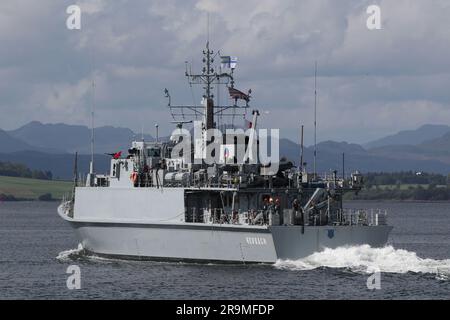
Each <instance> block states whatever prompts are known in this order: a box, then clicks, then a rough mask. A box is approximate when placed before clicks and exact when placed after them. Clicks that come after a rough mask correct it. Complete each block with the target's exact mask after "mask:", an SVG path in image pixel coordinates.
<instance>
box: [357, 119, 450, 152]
mask: <svg viewBox="0 0 450 320" xmlns="http://www.w3.org/2000/svg"><path fill="white" fill-rule="evenodd" d="M449 132H450V126H447V125H431V124H427V125H424V126H421V127H420V128H418V129H416V130H406V131H400V132H399V133H396V134H394V135H390V136H387V137H384V138H381V139H378V140H375V141H371V142H369V143H366V144H365V145H364V147H365V148H366V149H373V148H379V147H384V146H392V145H418V144H421V143H424V142H426V141H428V140H433V139H437V138H440V137H442V136H443V135H445V134H446V133H449Z"/></svg>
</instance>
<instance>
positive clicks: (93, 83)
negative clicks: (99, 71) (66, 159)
mask: <svg viewBox="0 0 450 320" xmlns="http://www.w3.org/2000/svg"><path fill="white" fill-rule="evenodd" d="M91 99H92V101H91V165H90V168H89V173H90V174H91V175H92V174H94V142H95V129H94V126H95V122H94V117H95V79H94V78H93V79H92V97H91Z"/></svg>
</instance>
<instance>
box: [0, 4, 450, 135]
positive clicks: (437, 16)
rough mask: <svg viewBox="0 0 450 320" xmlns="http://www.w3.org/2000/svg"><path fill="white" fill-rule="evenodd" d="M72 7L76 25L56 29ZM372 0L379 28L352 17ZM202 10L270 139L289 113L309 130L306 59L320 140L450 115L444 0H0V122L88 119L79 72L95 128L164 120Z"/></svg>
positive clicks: (180, 97)
mask: <svg viewBox="0 0 450 320" xmlns="http://www.w3.org/2000/svg"><path fill="white" fill-rule="evenodd" d="M74 2H77V3H78V4H79V5H80V6H81V7H82V10H83V20H82V30H81V31H69V30H67V29H66V28H65V19H66V18H67V14H66V12H65V9H66V8H67V6H68V5H70V4H73V3H74ZM373 3H378V4H379V5H380V6H381V9H382V19H383V29H382V30H379V31H369V30H367V28H366V26H365V23H366V19H367V14H366V12H365V11H366V8H367V6H368V5H369V4H373ZM206 12H210V37H211V43H212V45H213V47H214V49H215V50H218V49H220V50H221V53H223V54H232V55H237V56H238V57H239V66H238V69H237V70H236V76H237V78H238V81H239V85H240V87H241V88H242V89H248V88H252V89H253V92H254V105H255V107H258V108H260V109H262V110H265V111H267V112H266V113H265V114H264V116H263V117H262V120H261V121H262V124H264V125H267V126H279V127H281V128H283V129H282V132H281V134H282V135H285V136H289V137H292V138H296V137H297V135H298V126H299V123H300V122H303V123H305V124H307V125H308V128H309V129H311V128H310V124H311V122H312V117H313V112H312V107H313V102H314V96H313V84H314V79H313V73H314V70H313V69H314V61H315V60H317V61H318V62H319V78H318V82H319V110H320V112H319V118H320V122H319V123H320V131H319V138H320V139H335V140H343V139H347V140H349V141H356V142H364V141H366V140H370V139H372V138H376V137H377V136H378V135H383V134H385V133H388V132H387V131H389V132H393V131H397V130H400V129H405V128H412V127H414V126H416V125H421V124H424V123H449V122H450V110H449V108H450V105H449V103H450V96H449V94H450V93H449V91H448V89H447V86H448V83H449V80H450V79H449V78H450V61H449V60H448V58H447V57H448V56H450V46H449V40H450V23H449V22H448V18H447V17H448V16H449V15H450V6H449V5H448V2H447V1H440V0H434V1H433V0H432V1H421V0H395V1H394V0H380V1H372V0H371V1H369V0H364V1H357V0H343V1H331V0H328V1H327V0H308V1H306V0H305V1H298V0H285V1H275V0H259V1H257V0H246V1H235V0H233V1H212V0H187V1H181V0H168V1H144V0H133V1H131V0H128V1H127V0H116V1H105V0H82V1H74V0H64V1H54V0H40V1H32V0H14V1H13V0H4V1H2V2H1V3H0V41H1V43H2V46H1V47H0V92H1V97H2V98H1V99H0V112H2V114H3V115H7V116H2V117H1V118H0V128H4V129H12V128H15V127H17V126H19V125H22V124H24V123H26V122H29V121H31V120H40V121H43V122H66V123H78V124H88V123H89V110H90V99H91V82H92V79H95V81H96V84H97V85H96V87H97V89H96V106H97V108H98V119H97V122H98V123H99V124H109V125H117V126H127V127H130V128H131V129H133V130H135V131H140V130H141V126H143V125H144V127H148V128H150V127H152V125H150V124H151V123H155V122H159V123H160V124H163V123H167V122H168V121H170V116H169V114H168V113H167V112H166V110H165V105H166V101H165V99H164V97H163V94H162V92H163V89H164V88H166V87H167V88H169V89H171V93H172V96H173V99H174V100H176V101H177V102H178V103H183V102H184V103H192V100H193V98H192V93H191V91H190V89H189V87H187V83H186V80H185V79H184V78H183V74H184V62H185V61H189V62H192V63H193V66H194V67H197V68H200V65H201V56H200V53H201V50H202V48H203V46H204V44H205V41H206V25H207V23H206V20H207V16H206ZM194 94H195V97H194V100H198V101H199V100H200V96H201V94H200V90H198V89H197V90H196V91H195V92H194ZM224 97H225V92H224V93H222V94H221V99H222V102H223V101H225V98H224ZM198 101H197V102H198ZM149 130H151V129H149ZM163 130H165V131H166V132H169V131H170V127H169V126H168V125H167V128H165V129H163ZM355 132H356V133H357V134H355ZM308 141H311V139H310V140H308Z"/></svg>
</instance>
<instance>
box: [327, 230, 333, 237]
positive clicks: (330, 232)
mask: <svg viewBox="0 0 450 320" xmlns="http://www.w3.org/2000/svg"><path fill="white" fill-rule="evenodd" d="M327 231H328V238H330V239H332V238H334V229H328V230H327Z"/></svg>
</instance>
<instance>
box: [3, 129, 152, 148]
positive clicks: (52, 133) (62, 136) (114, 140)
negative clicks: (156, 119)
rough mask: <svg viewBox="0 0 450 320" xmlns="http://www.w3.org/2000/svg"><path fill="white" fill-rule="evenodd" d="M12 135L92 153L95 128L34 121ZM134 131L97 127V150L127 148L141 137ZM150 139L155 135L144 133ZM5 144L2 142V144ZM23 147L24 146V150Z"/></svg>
mask: <svg viewBox="0 0 450 320" xmlns="http://www.w3.org/2000/svg"><path fill="white" fill-rule="evenodd" d="M8 134H9V135H10V136H12V137H14V138H16V139H19V140H21V141H23V142H25V143H27V144H29V145H32V146H35V147H39V148H47V149H56V150H59V153H75V152H76V151H78V153H80V154H89V153H90V152H91V149H90V143H91V130H90V129H89V128H88V127H86V126H79V125H67V124H62V123H59V124H43V123H41V122H37V121H33V122H30V123H28V124H26V125H25V126H23V127H21V128H19V129H16V130H12V131H9V132H8ZM140 136H141V135H137V134H136V133H134V132H133V131H131V130H130V129H127V128H115V127H111V126H105V127H99V128H96V129H95V139H94V141H95V152H96V153H107V152H114V151H118V150H127V149H128V148H129V146H130V144H131V141H132V140H133V139H134V138H138V137H140ZM144 138H145V139H146V140H147V141H152V140H153V137H151V136H150V135H144ZM0 146H1V144H0ZM20 150H23V149H20Z"/></svg>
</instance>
